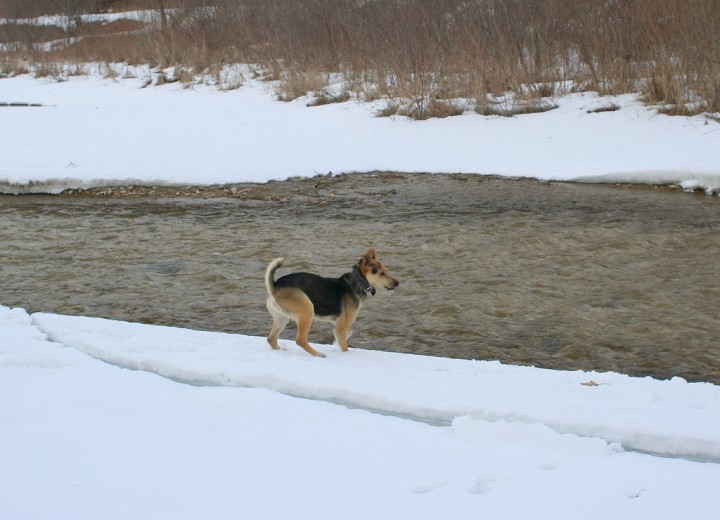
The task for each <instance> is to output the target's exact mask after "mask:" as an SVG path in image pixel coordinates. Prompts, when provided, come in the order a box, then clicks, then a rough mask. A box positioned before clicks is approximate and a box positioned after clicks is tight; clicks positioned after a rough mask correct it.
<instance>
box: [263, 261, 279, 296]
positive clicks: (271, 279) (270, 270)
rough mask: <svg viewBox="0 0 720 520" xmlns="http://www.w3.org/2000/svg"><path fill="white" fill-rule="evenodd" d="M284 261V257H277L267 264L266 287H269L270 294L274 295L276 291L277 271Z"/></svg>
mask: <svg viewBox="0 0 720 520" xmlns="http://www.w3.org/2000/svg"><path fill="white" fill-rule="evenodd" d="M282 263H283V259H282V258H276V259H275V260H273V261H272V262H270V264H269V265H268V266H267V270H266V271H265V288H266V289H267V292H268V296H270V297H272V295H273V293H274V292H275V271H277V270H278V269H279V268H280V266H281V265H282Z"/></svg>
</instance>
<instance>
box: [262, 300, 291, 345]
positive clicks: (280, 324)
mask: <svg viewBox="0 0 720 520" xmlns="http://www.w3.org/2000/svg"><path fill="white" fill-rule="evenodd" d="M267 308H268V311H270V316H272V319H273V324H272V329H271V330H270V335H269V336H268V338H267V341H268V343H269V344H270V346H271V347H272V348H273V349H275V350H277V349H279V348H280V346H279V345H278V338H279V337H280V334H281V333H282V331H283V330H285V327H286V326H287V324H288V322H289V321H290V318H288V317H287V316H285V315H284V314H282V313H281V312H280V309H278V307H277V305H276V304H275V302H274V301H273V299H272V298H268V301H267Z"/></svg>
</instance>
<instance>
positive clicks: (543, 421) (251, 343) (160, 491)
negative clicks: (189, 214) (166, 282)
mask: <svg viewBox="0 0 720 520" xmlns="http://www.w3.org/2000/svg"><path fill="white" fill-rule="evenodd" d="M145 74H146V77H143V76H142V72H140V73H138V71H133V77H130V78H126V79H118V80H111V79H103V78H102V77H100V76H98V75H96V76H91V77H70V78H69V79H68V81H64V82H55V81H52V80H48V79H34V78H32V77H30V76H18V77H14V78H8V79H2V80H0V104H2V103H31V104H41V105H43V106H40V107H35V106H32V107H31V106H28V107H0V191H6V192H13V193H15V192H30V191H35V192H38V191H39V192H42V191H49V192H56V191H60V190H62V189H64V188H67V187H89V186H101V185H107V184H127V183H131V182H132V183H145V184H147V183H151V184H152V183H160V184H162V183H171V184H213V183H234V182H242V181H252V182H265V181H268V180H270V179H283V178H288V177H292V176H313V175H316V174H326V173H328V172H331V171H332V172H334V173H342V172H351V171H371V170H397V171H408V172H413V171H429V172H466V173H480V174H497V175H509V176H531V177H537V178H540V179H556V180H568V179H575V180H585V181H589V182H640V183H676V184H681V185H683V186H684V187H685V188H687V189H693V188H696V187H697V188H702V189H705V190H707V191H708V193H712V194H715V193H717V192H718V191H719V190H720V124H718V123H717V122H715V121H713V120H708V119H706V118H704V117H700V116H698V117H668V116H664V115H658V114H656V113H655V112H654V111H653V110H652V109H649V108H647V107H644V106H642V105H641V104H640V103H638V102H637V100H636V99H635V97H634V96H631V95H628V96H620V97H614V98H611V99H610V98H600V97H598V96H596V95H593V94H573V95H569V96H566V97H563V98H560V99H557V100H554V102H555V103H557V104H558V105H559V108H558V109H556V110H553V111H550V112H546V113H543V114H534V115H526V116H517V117H514V118H503V117H483V116H480V115H478V114H475V113H466V114H464V115H462V116H459V117H453V118H448V119H435V120H428V121H422V122H418V121H412V120H409V119H406V118H403V117H392V118H378V117H376V116H375V111H376V109H377V108H378V107H379V106H380V105H381V102H373V103H358V102H355V101H350V102H346V103H342V104H334V105H326V106H321V107H314V108H309V107H307V106H305V105H306V103H307V99H300V100H297V101H293V102H290V103H281V102H278V101H275V100H273V96H272V93H271V92H270V91H269V87H268V85H267V84H263V83H259V82H256V81H253V80H249V79H248V80H246V82H245V84H244V85H243V86H242V87H240V88H239V89H237V90H230V91H225V92H223V91H220V90H218V89H216V88H215V87H211V86H203V85H199V86H196V87H194V88H192V89H186V88H183V87H182V86H181V85H179V84H172V85H164V86H158V87H148V88H141V85H143V84H145V83H147V81H148V80H149V79H152V73H151V72H150V71H149V70H146V72H145ZM611 103H614V104H616V105H618V106H619V110H617V111H614V112H601V113H588V111H589V110H592V109H594V108H598V107H602V106H607V105H609V104H611ZM2 303H3V302H2V301H0V305H1V304H2ZM259 305H262V302H259ZM285 345H286V349H284V350H281V351H277V352H275V351H272V350H270V348H269V347H268V346H267V344H266V343H265V340H264V339H263V338H256V337H247V336H241V335H228V334H218V333H209V332H197V331H190V330H182V329H174V328H167V327H153V326H149V325H139V324H130V323H123V322H113V321H107V320H100V319H95V318H86V317H68V316H58V315H50V314H42V313H38V314H33V315H29V314H28V313H27V312H26V311H24V310H22V309H10V308H7V307H2V306H0V518H13V519H22V518H74V519H77V518H108V517H111V518H118V519H119V518H153V519H157V518H173V519H178V518H393V519H396V518H413V519H417V518H553V519H563V518H568V519H569V518H572V519H577V518H583V519H591V518H616V519H638V518H647V519H653V520H657V519H663V518H668V519H670V518H672V519H675V518H693V519H713V518H719V517H720V516H719V513H718V511H720V494H718V492H717V490H718V489H720V387H717V386H714V385H711V384H706V383H693V384H688V383H686V382H685V381H683V380H680V379H673V380H670V381H658V380H653V379H649V378H644V379H641V378H631V377H628V376H625V375H621V374H614V373H584V372H562V371H549V370H540V369H535V368H531V367H513V366H506V365H501V364H499V363H497V362H478V361H463V360H451V359H444V358H431V357H420V356H411V355H404V354H392V353H387V352H379V351H365V350H356V349H352V350H351V351H350V352H348V353H345V354H343V353H341V352H339V351H338V350H337V348H336V347H332V346H327V345H318V346H317V347H316V348H318V349H319V350H321V351H323V352H325V353H327V354H328V357H327V358H326V359H317V358H312V357H310V356H308V355H307V354H305V353H304V352H302V351H301V350H300V349H299V348H298V347H296V346H294V345H293V344H292V343H291V342H289V341H286V342H285Z"/></svg>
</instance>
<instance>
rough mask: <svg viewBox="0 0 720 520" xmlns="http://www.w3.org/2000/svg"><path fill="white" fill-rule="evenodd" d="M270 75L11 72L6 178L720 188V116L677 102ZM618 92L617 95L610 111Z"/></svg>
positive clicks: (1, 163)
mask: <svg viewBox="0 0 720 520" xmlns="http://www.w3.org/2000/svg"><path fill="white" fill-rule="evenodd" d="M311 100H312V95H311V94H309V95H308V96H304V97H300V98H297V99H295V100H293V101H291V102H280V101H277V100H276V99H275V98H274V96H273V94H272V92H270V91H269V89H268V84H267V83H264V82H260V81H257V80H253V79H251V78H247V79H246V80H245V82H244V83H243V84H242V86H241V87H240V88H238V89H237V90H233V91H227V92H222V91H219V90H217V89H216V88H215V87H211V86H207V85H196V86H194V87H193V88H184V87H183V86H181V85H179V84H166V85H161V86H153V87H145V88H143V82H142V81H141V79H140V78H139V76H138V77H130V78H125V79H112V80H111V79H106V78H102V77H99V76H79V77H70V78H68V80H67V81H63V82H56V81H52V80H48V79H35V78H32V77H30V76H29V75H22V76H17V77H13V78H5V79H2V80H0V101H5V102H15V103H20V102H24V103H35V104H41V105H43V106H41V107H6V108H3V109H2V110H3V118H4V120H5V124H4V125H3V126H2V128H0V191H2V192H5V193H59V192H61V191H64V190H68V189H88V188H108V187H113V188H115V187H118V186H131V185H135V186H151V185H152V186H214V185H233V184H238V183H266V182H268V181H271V180H284V179H289V178H295V177H303V178H314V177H316V176H318V175H321V176H322V175H328V174H331V173H332V174H333V175H337V174H341V173H350V172H376V171H396V172H404V173H415V172H433V173H448V174H451V173H467V174H480V175H499V176H503V177H511V178H517V177H531V178H535V179H539V180H558V181H566V180H569V181H581V182H594V183H613V184H614V183H646V184H657V185H677V186H681V187H682V188H683V189H686V190H703V191H705V192H707V193H708V194H712V195H714V194H716V193H717V192H718V190H719V189H720V166H718V156H717V150H718V149H720V123H718V122H717V121H716V120H713V119H708V118H706V117H703V116H693V117H685V116H667V115H663V114H658V113H657V112H656V110H655V109H653V108H652V107H648V106H645V105H642V104H641V103H640V102H639V101H638V99H637V96H634V95H624V96H611V97H602V96H598V95H597V94H593V93H579V94H568V95H564V96H557V97H553V98H552V102H553V103H554V104H556V105H557V108H556V109H554V110H551V111H548V112H544V113H538V114H526V115H518V116H514V117H502V116H482V115H480V114H477V113H475V112H471V111H468V112H466V113H464V114H463V115H460V116H455V117H448V118H444V119H431V120H426V121H415V120H412V119H409V118H406V117H403V116H397V115H395V116H392V117H377V112H378V110H379V109H380V108H381V107H382V105H383V103H384V102H385V101H384V100H377V101H372V102H359V101H357V100H355V99H350V100H348V101H345V102H342V103H334V104H330V105H323V106H315V107H310V106H307V105H308V103H309V102H310V101H311ZM608 104H613V106H616V107H617V109H616V110H614V111H610V112H597V111H596V110H597V109H598V108H599V107H602V106H606V105H608Z"/></svg>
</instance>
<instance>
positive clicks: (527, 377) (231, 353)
mask: <svg viewBox="0 0 720 520" xmlns="http://www.w3.org/2000/svg"><path fill="white" fill-rule="evenodd" d="M0 329H1V330H2V335H0V395H2V396H3V398H2V399H0V425H1V426H2V427H1V428H0V441H1V442H0V460H2V464H0V483H1V484H2V485H1V486H0V517H2V518H14V519H19V518H76V519H77V518H108V517H110V518H154V519H157V518H173V519H177V518H393V519H395V518H412V519H417V518H513V519H514V518H553V519H563V518H568V519H570V518H573V519H575V518H584V519H591V518H617V519H620V518H628V519H630V518H632V519H638V518H647V519H653V520H657V519H663V518H668V519H670V518H673V519H674V518H693V519H712V518H718V516H717V515H718V511H719V510H720V495H718V493H717V490H718V486H719V485H720V464H718V462H719V461H720V387H717V386H714V385H710V384H706V383H692V384H689V383H686V382H684V381H682V380H678V379H674V380H671V381H657V380H653V379H649V378H644V379H639V378H631V377H627V376H624V375H619V374H612V373H606V374H599V373H583V372H561V371H550V370H539V369H533V368H528V367H513V366H506V365H501V364H499V363H497V362H478V361H464V360H451V359H444V358H431V357H422V356H412V355H406V354H393V353H387V352H372V351H365V350H355V349H352V350H351V351H350V352H348V353H342V352H340V351H339V350H338V349H337V348H335V347H331V346H326V345H319V346H318V348H319V349H321V350H322V351H324V352H326V353H327V354H328V357H327V358H326V359H319V358H313V357H311V356H308V355H307V354H305V353H304V352H302V351H301V350H300V349H299V348H297V347H295V346H292V345H289V344H288V346H287V349H286V350H281V351H272V350H271V349H270V348H269V347H268V346H267V345H266V344H265V343H264V340H263V339H262V338H254V337H247V336H240V335H229V334H220V333H211V332H198V331H191V330H183V329H175V328H168V327H157V326H150V325H140V324H132V323H123V322H113V321H108V320H102V319H97V318H84V317H69V316H59V315H51V314H40V313H39V314H33V315H29V314H27V313H26V312H25V311H23V310H22V309H9V308H7V307H0ZM643 452H652V454H648V453H643ZM659 455H664V456H659ZM691 459H692V460H691ZM698 461H703V462H698Z"/></svg>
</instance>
